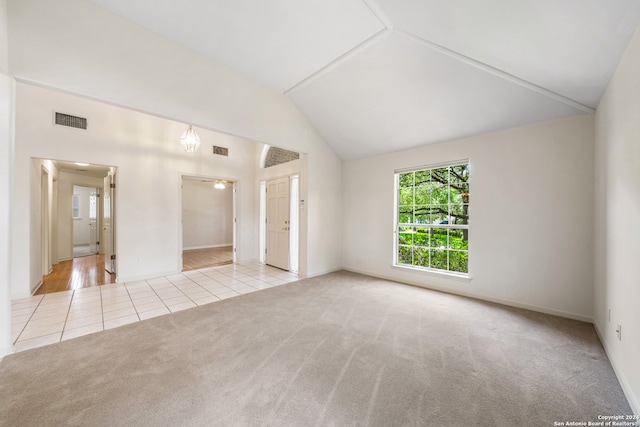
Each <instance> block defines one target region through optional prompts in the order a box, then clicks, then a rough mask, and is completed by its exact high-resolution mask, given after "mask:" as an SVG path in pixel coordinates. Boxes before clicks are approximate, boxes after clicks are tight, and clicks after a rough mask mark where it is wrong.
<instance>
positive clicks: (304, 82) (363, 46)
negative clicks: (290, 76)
mask: <svg viewBox="0 0 640 427" xmlns="http://www.w3.org/2000/svg"><path fill="white" fill-rule="evenodd" d="M392 32H393V31H392V30H390V29H389V28H383V29H382V30H380V31H378V32H377V33H375V34H374V35H372V36H371V37H369V38H368V39H366V40H365V41H363V42H361V43H360V44H358V45H357V46H355V47H353V48H351V49H349V50H348V51H346V52H345V53H343V54H342V55H340V56H338V57H337V58H336V59H334V60H332V61H331V62H329V63H328V64H327V65H324V66H322V67H321V68H319V69H318V70H317V71H314V72H313V73H311V74H310V75H309V76H307V77H305V78H304V79H302V80H300V81H299V82H298V83H296V84H295V85H293V86H291V87H290V88H289V89H287V90H285V91H284V92H283V94H284V95H289V94H290V93H291V92H294V91H296V90H298V89H300V88H303V87H305V86H307V85H309V84H310V83H312V82H313V81H314V80H316V79H318V78H320V77H321V76H323V75H324V74H325V73H327V72H328V71H330V70H331V69H333V68H335V67H336V66H338V65H340V64H342V63H343V62H344V61H346V60H347V59H349V58H351V57H352V56H354V55H356V54H357V53H359V52H360V51H362V50H364V49H366V48H368V47H369V46H370V45H371V44H373V43H375V42H377V41H378V40H381V39H383V38H384V37H386V36H388V35H389V34H391V33H392Z"/></svg>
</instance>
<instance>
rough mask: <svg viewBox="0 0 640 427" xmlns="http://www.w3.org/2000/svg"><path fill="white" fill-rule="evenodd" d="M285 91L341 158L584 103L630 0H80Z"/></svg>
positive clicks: (618, 40) (635, 11) (590, 98)
mask: <svg viewBox="0 0 640 427" xmlns="http://www.w3.org/2000/svg"><path fill="white" fill-rule="evenodd" d="M89 1H90V2H91V3H94V4H96V5H98V6H100V7H102V8H104V9H106V10H108V11H110V12H113V13H115V14H117V15H120V16H122V17H124V18H126V19H128V20H130V21H132V22H134V23H136V24H137V25H140V26H142V27H145V28H147V29H149V30H151V31H153V32H156V33H158V34H160V35H162V36H164V37H166V38H168V39H170V40H172V41H175V42H177V43H179V44H182V45H183V46H185V47H187V48H189V49H192V50H195V51H197V52H200V53H201V54H203V55H205V56H207V57H209V58H211V59H213V60H215V61H217V62H220V63H223V64H225V65H227V66H229V67H230V68H232V69H235V70H236V71H239V72H241V73H244V74H245V75H247V76H249V77H251V78H253V79H255V80H258V81H260V82H263V83H264V84H266V85H268V86H270V87H272V88H274V89H276V90H278V91H280V92H282V93H284V94H285V95H286V96H288V97H289V98H290V99H291V101H293V102H294V103H295V105H296V106H297V107H298V108H299V109H300V111H301V112H302V113H303V114H304V115H306V117H307V118H308V119H309V120H310V122H311V123H312V124H313V125H314V126H315V127H316V129H317V130H318V131H319V132H320V134H321V135H322V136H323V137H324V138H325V139H326V141H327V142H328V143H329V144H330V145H331V146H332V147H333V149H334V150H335V152H336V153H337V154H338V155H339V156H340V157H341V158H342V159H344V160H352V159H357V158H362V157H368V156H371V155H376V154H380V153H384V152H389V151H397V150H400V149H404V148H409V147H414V146H418V145H424V144H428V143H433V142H439V141H446V140H450V139H455V138H461V137H465V136H470V135H474V134H479V133H484V132H490V131H494V130H499V129H505V128H509V127H514V126H520V125H525V124H529V123H535V122H539V121H543V120H550V119H555V118H561V117H566V116H570V115H576V114H583V113H589V112H593V111H594V109H595V108H596V107H597V105H598V102H599V100H600V98H601V96H602V94H603V92H604V90H605V88H606V85H607V83H608V82H609V79H610V78H611V76H612V73H613V72H614V70H615V68H616V66H617V64H618V62H619V60H620V57H621V55H622V53H623V51H624V49H625V47H626V45H627V43H628V41H629V39H630V37H631V35H632V34H633V32H634V30H635V29H636V27H637V26H638V23H639V22H640V2H639V1H638V0H616V1H603V0H561V1H558V0H519V1H513V0H485V1H477V0H449V1H437V0H270V1H262V0H234V1H220V0H216V1H207V0H181V1H180V2H177V1H172V0H137V1H131V0H89Z"/></svg>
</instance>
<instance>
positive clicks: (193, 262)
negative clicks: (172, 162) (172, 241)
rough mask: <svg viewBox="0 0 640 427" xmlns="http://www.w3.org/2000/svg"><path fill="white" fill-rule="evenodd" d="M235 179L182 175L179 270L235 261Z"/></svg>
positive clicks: (196, 268) (214, 265)
mask: <svg viewBox="0 0 640 427" xmlns="http://www.w3.org/2000/svg"><path fill="white" fill-rule="evenodd" d="M236 192H237V182H235V181H232V180H229V179H220V178H211V177H201V176H186V175H184V176H182V253H181V260H182V271H190V270H198V269H201V268H207V267H216V266H220V265H226V264H232V263H234V262H235V261H236V223H237V220H236Z"/></svg>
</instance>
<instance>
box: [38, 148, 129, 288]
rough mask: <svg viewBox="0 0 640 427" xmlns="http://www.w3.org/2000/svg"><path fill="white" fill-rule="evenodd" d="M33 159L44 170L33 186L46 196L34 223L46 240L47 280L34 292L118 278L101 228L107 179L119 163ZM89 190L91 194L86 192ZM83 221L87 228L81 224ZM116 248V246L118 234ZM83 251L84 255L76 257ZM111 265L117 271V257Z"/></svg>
mask: <svg viewBox="0 0 640 427" xmlns="http://www.w3.org/2000/svg"><path fill="white" fill-rule="evenodd" d="M32 162H33V163H34V166H35V167H37V168H38V169H40V170H41V174H40V182H39V183H38V184H39V185H38V184H36V182H37V181H36V182H33V183H32V186H31V191H32V192H36V191H38V192H39V193H40V200H41V221H40V227H39V228H40V229H39V230H37V229H35V227H34V230H37V231H34V232H36V233H38V234H37V235H39V236H40V240H41V246H42V250H41V254H42V259H41V260H40V263H41V264H42V270H41V271H42V280H41V283H40V284H39V286H38V289H37V290H36V291H35V294H36V295H40V294H43V293H52V292H59V291H66V290H71V289H79V288H85V287H92V286H99V285H103V284H109V283H115V281H116V276H115V274H113V272H109V271H107V267H106V265H105V264H106V263H105V255H104V249H103V245H102V243H103V242H104V238H103V230H102V229H101V228H102V220H103V219H102V215H103V209H102V195H103V182H104V181H103V180H104V177H105V176H109V175H110V176H112V177H115V171H116V168H115V167H110V166H101V165H91V164H87V163H76V162H66V161H59V160H51V159H37V158H34V159H32ZM84 190H86V193H87V194H86V196H81V191H84ZM114 191H115V190H114ZM34 194H37V193H34ZM112 194H113V193H112ZM75 195H78V197H74V196H75ZM82 198H84V199H85V200H81V199H82ZM36 200H37V199H36ZM113 213H115V212H113ZM113 213H112V214H111V218H112V222H111V226H112V229H113V226H114V222H113V220H114V219H115V217H114V216H113ZM80 218H81V219H82V221H81V220H80ZM80 222H82V223H83V225H82V228H78V227H76V225H80ZM76 228H78V230H77V231H82V233H83V237H82V238H81V243H82V246H83V248H78V247H79V246H81V245H79V244H76V243H80V240H77V239H76V236H75V235H74V234H75V233H76ZM114 236H115V235H114ZM84 246H86V247H84ZM112 247H113V248H115V239H114V240H113V245H112ZM81 252H84V253H82V255H85V256H82V257H77V255H80V254H81ZM87 252H88V253H87ZM112 264H113V267H114V270H113V271H115V259H113V260H112Z"/></svg>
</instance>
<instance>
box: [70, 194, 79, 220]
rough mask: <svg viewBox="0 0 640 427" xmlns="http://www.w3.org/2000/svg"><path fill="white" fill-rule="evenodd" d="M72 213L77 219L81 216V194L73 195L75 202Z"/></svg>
mask: <svg viewBox="0 0 640 427" xmlns="http://www.w3.org/2000/svg"><path fill="white" fill-rule="evenodd" d="M71 214H72V215H73V217H74V218H76V219H78V218H80V195H79V194H74V195H73V202H72V205H71Z"/></svg>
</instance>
